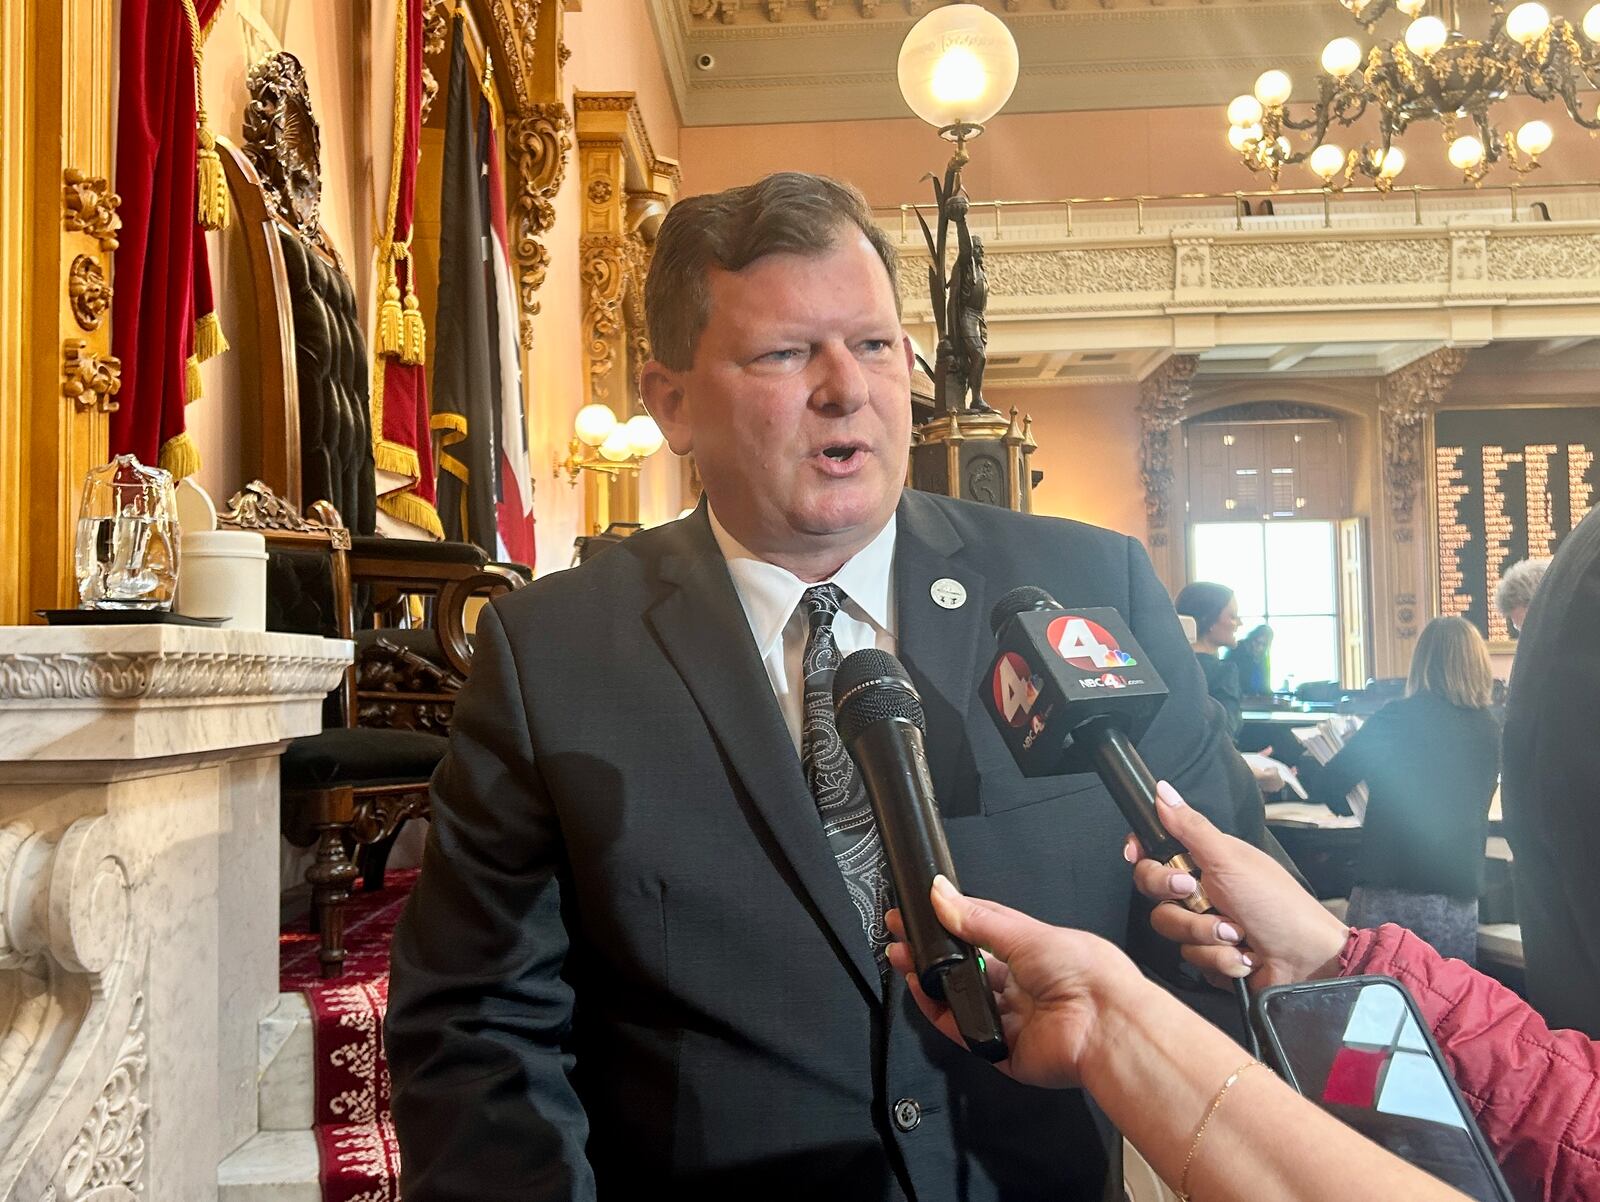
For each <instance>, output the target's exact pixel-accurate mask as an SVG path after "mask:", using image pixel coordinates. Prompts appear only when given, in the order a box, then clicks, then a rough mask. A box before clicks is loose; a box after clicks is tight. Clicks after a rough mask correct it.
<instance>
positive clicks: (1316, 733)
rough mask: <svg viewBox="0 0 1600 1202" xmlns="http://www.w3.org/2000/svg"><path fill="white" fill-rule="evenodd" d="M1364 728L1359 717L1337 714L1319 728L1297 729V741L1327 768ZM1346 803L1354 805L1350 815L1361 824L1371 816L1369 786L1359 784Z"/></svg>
mask: <svg viewBox="0 0 1600 1202" xmlns="http://www.w3.org/2000/svg"><path fill="white" fill-rule="evenodd" d="M1360 728H1361V719H1360V718H1359V717H1357V716H1356V715H1355V714H1334V715H1333V716H1332V717H1329V718H1324V719H1323V720H1322V721H1321V722H1319V723H1317V724H1316V725H1315V726H1297V727H1295V728H1294V737H1295V738H1297V739H1299V740H1300V742H1301V743H1303V744H1305V749H1306V751H1307V752H1308V753H1309V754H1310V756H1311V758H1312V759H1314V760H1316V761H1317V763H1319V764H1326V763H1327V762H1328V761H1329V760H1331V759H1333V757H1334V756H1335V755H1337V754H1338V753H1339V749H1340V748H1341V747H1343V746H1344V745H1345V743H1346V742H1347V741H1348V740H1349V738H1350V736H1351V735H1353V734H1355V732H1356V731H1357V730H1359V729H1360ZM1345 800H1346V801H1348V802H1349V803H1350V812H1351V813H1353V814H1354V815H1355V816H1356V818H1357V819H1358V820H1364V819H1365V818H1366V815H1367V786H1366V785H1365V784H1359V785H1357V786H1356V787H1355V788H1353V789H1351V790H1350V792H1348V793H1346V794H1345Z"/></svg>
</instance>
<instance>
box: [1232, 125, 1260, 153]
mask: <svg viewBox="0 0 1600 1202" xmlns="http://www.w3.org/2000/svg"><path fill="white" fill-rule="evenodd" d="M1259 141H1261V127H1260V126H1259V125H1234V126H1230V127H1229V129H1228V145H1229V146H1232V147H1233V148H1234V149H1235V150H1237V151H1238V152H1239V153H1240V154H1243V153H1244V150H1245V147H1247V146H1249V145H1250V143H1252V142H1259Z"/></svg>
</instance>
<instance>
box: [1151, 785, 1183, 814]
mask: <svg viewBox="0 0 1600 1202" xmlns="http://www.w3.org/2000/svg"><path fill="white" fill-rule="evenodd" d="M1156 796H1157V797H1159V798H1161V800H1162V801H1164V802H1166V803H1167V804H1168V805H1169V806H1171V807H1172V808H1173V809H1177V808H1178V807H1179V806H1183V805H1187V804H1188V802H1186V801H1184V800H1183V797H1182V796H1181V795H1180V794H1179V793H1178V791H1177V790H1176V789H1174V788H1173V787H1172V786H1171V785H1169V784H1168V783H1167V782H1166V781H1162V782H1160V783H1159V784H1158V785H1156Z"/></svg>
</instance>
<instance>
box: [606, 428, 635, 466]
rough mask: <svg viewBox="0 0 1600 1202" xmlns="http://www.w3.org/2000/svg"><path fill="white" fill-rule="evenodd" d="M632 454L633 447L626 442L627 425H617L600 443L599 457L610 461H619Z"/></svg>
mask: <svg viewBox="0 0 1600 1202" xmlns="http://www.w3.org/2000/svg"><path fill="white" fill-rule="evenodd" d="M632 454H633V447H632V446H630V445H629V443H628V427H627V426H626V425H618V426H617V428H616V429H615V430H613V431H611V433H610V434H609V435H608V436H607V437H606V440H605V441H604V442H602V443H601V444H600V458H602V459H606V460H609V461H610V462H612V463H621V462H623V461H624V460H625V459H627V458H629V457H630V456H631V455H632Z"/></svg>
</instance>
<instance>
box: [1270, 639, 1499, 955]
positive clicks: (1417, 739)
mask: <svg viewBox="0 0 1600 1202" xmlns="http://www.w3.org/2000/svg"><path fill="white" fill-rule="evenodd" d="M1493 683H1494V677H1493V673H1492V671H1491V669H1490V666H1489V649H1488V647H1487V646H1486V645H1485V643H1484V641H1483V638H1482V636H1481V635H1479V634H1478V632H1477V630H1476V629H1475V628H1474V627H1473V626H1472V625H1471V624H1469V623H1468V622H1467V621H1465V620H1464V619H1462V618H1455V617H1450V618H1435V619H1434V620H1433V621H1431V622H1429V623H1428V625H1427V626H1426V627H1424V628H1423V631H1422V637H1421V638H1420V639H1418V640H1417V649H1416V652H1415V653H1414V654H1413V656H1412V659H1411V674H1410V676H1409V677H1408V678H1407V680H1406V695H1405V696H1404V697H1403V698H1401V699H1399V700H1398V701H1391V702H1390V703H1389V704H1388V705H1386V706H1384V707H1383V708H1382V709H1381V710H1379V711H1378V712H1377V713H1375V714H1373V715H1372V717H1371V718H1369V719H1367V721H1366V724H1365V725H1363V726H1362V727H1361V729H1360V730H1358V731H1356V733H1355V734H1354V735H1352V736H1351V738H1350V741H1349V742H1347V743H1346V744H1345V745H1344V747H1343V748H1341V749H1340V750H1339V752H1338V754H1337V755H1335V756H1334V757H1333V758H1332V759H1331V760H1329V761H1328V762H1327V763H1326V764H1322V765H1318V764H1316V763H1314V762H1312V761H1311V760H1310V759H1309V758H1308V759H1307V760H1305V761H1304V762H1303V763H1302V764H1301V766H1300V779H1301V783H1302V784H1303V785H1304V786H1305V788H1306V791H1307V792H1308V793H1309V794H1310V796H1311V799H1312V800H1313V801H1320V802H1322V803H1323V804H1325V805H1326V806H1328V808H1329V809H1331V810H1333V811H1334V812H1335V813H1340V814H1348V813H1349V812H1350V809H1349V806H1348V805H1347V803H1346V801H1345V795H1346V794H1347V793H1349V792H1350V790H1351V789H1353V788H1355V786H1356V785H1358V784H1360V783H1361V782H1362V781H1365V782H1366V784H1367V793H1368V797H1369V801H1368V803H1367V812H1366V815H1365V816H1364V817H1363V819H1362V837H1361V854H1360V857H1359V859H1358V861H1357V864H1356V877H1355V882H1356V883H1355V888H1354V889H1352V890H1351V892H1350V912H1349V919H1350V923H1351V925H1352V926H1357V927H1376V926H1379V925H1381V924H1383V923H1386V922H1392V923H1395V924H1396V925H1399V926H1403V927H1408V928H1410V929H1411V930H1412V931H1414V932H1415V933H1416V934H1417V935H1418V936H1420V937H1421V938H1423V939H1425V940H1427V941H1428V942H1429V943H1431V944H1433V946H1434V948H1435V949H1436V950H1438V952H1439V953H1440V954H1441V955H1445V956H1453V957H1455V958H1456V959H1459V960H1464V961H1466V962H1467V963H1468V964H1471V963H1472V962H1473V960H1474V957H1475V954H1476V951H1477V946H1478V895H1479V894H1480V893H1481V892H1482V891H1483V858H1484V843H1485V840H1486V839H1487V838H1488V834H1489V802H1490V799H1491V798H1492V797H1493V796H1494V790H1495V784H1496V782H1497V780H1498V778H1499V771H1500V729H1499V725H1498V723H1496V721H1495V719H1494V715H1493V714H1492V713H1491V712H1490V709H1489V701H1490V694H1491V691H1492V688H1493Z"/></svg>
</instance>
